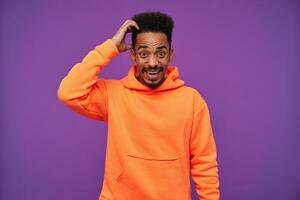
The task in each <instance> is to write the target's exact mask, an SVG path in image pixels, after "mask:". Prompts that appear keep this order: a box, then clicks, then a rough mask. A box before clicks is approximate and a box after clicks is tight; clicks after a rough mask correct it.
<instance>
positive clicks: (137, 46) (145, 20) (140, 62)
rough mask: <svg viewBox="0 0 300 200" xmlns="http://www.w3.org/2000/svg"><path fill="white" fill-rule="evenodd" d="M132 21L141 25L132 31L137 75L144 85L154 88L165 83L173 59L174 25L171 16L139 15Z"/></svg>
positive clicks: (132, 51)
mask: <svg viewBox="0 0 300 200" xmlns="http://www.w3.org/2000/svg"><path fill="white" fill-rule="evenodd" d="M132 20H134V21H135V22H136V23H137V24H138V26H139V29H134V30H133V31H132V37H131V39H132V50H131V59H132V61H133V62H134V63H135V66H136V73H135V76H136V78H137V79H138V80H139V81H140V82H141V83H142V84H144V85H147V86H148V87H151V88H153V89H154V88H156V87H158V86H159V85H161V84H162V83H163V81H164V80H165V73H166V69H167V67H168V64H169V62H170V61H171V60H172V58H173V49H172V48H171V42H172V30H173V26H174V22H173V20H172V18H171V17H170V16H168V15H166V14H163V13H160V12H144V13H140V14H137V15H134V16H133V18H132Z"/></svg>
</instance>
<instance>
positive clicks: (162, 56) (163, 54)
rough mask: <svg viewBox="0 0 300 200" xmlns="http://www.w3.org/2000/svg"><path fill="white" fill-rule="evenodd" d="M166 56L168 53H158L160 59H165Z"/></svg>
mask: <svg viewBox="0 0 300 200" xmlns="http://www.w3.org/2000/svg"><path fill="white" fill-rule="evenodd" d="M165 56H166V52H164V51H159V52H158V57H160V58H164V57H165Z"/></svg>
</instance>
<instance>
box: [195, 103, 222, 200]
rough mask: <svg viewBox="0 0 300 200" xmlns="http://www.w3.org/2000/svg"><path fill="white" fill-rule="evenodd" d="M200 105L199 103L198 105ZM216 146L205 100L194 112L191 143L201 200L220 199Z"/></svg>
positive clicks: (196, 183)
mask: <svg viewBox="0 0 300 200" xmlns="http://www.w3.org/2000/svg"><path fill="white" fill-rule="evenodd" d="M198 105H199V103H198ZM216 158H217V152H216V144H215V141H214V136H213V131H212V128H211V124H210V115H209V110H208V107H207V105H206V103H205V101H204V100H203V101H202V103H201V104H200V105H199V106H198V107H196V110H195V112H194V119H193V127H192V133H191V141H190V162H191V176H192V178H193V181H194V183H195V188H196V192H197V194H198V197H199V199H201V200H218V199H219V176H218V163H217V160H216Z"/></svg>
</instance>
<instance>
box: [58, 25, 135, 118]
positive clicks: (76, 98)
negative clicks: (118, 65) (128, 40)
mask: <svg viewBox="0 0 300 200" xmlns="http://www.w3.org/2000/svg"><path fill="white" fill-rule="evenodd" d="M133 28H138V26H137V24H136V23H135V22H134V21H132V20H126V21H125V22H124V24H123V25H122V26H121V27H120V29H119V30H118V31H117V33H116V34H115V35H114V36H113V38H112V39H109V40H107V41H105V42H104V43H102V44H101V45H98V46H97V47H96V48H95V49H94V50H92V51H90V52H89V53H88V55H87V56H85V57H84V59H83V60H82V61H81V62H80V63H77V64H75V65H74V67H73V68H72V69H71V70H70V72H69V73H68V75H67V76H66V77H65V78H64V79H63V80H62V82H61V83H60V86H59V88H58V91H57V95H58V98H59V99H60V100H61V101H62V102H63V103H64V104H66V105H67V106H68V107H70V108H71V109H73V110H74V111H76V112H78V113H80V114H83V115H85V116H87V117H90V118H93V119H98V120H103V121H106V120H107V91H106V85H105V80H104V79H102V78H98V74H99V73H100V71H101V70H102V69H103V68H104V66H105V65H107V64H108V63H109V62H110V60H111V59H112V58H113V57H114V56H116V55H117V54H118V53H119V52H124V51H127V50H128V49H130V48H131V45H129V44H125V37H126V34H127V33H128V32H130V31H132V29H133Z"/></svg>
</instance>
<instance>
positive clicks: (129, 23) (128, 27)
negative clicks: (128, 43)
mask: <svg viewBox="0 0 300 200" xmlns="http://www.w3.org/2000/svg"><path fill="white" fill-rule="evenodd" d="M134 28H136V29H139V26H138V25H137V23H136V22H135V21H133V20H126V21H125V22H124V24H123V25H122V27H121V29H122V30H123V31H124V32H125V33H129V32H132V31H133V29H134Z"/></svg>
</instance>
